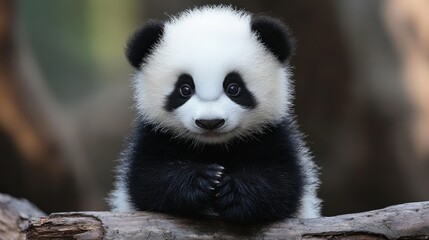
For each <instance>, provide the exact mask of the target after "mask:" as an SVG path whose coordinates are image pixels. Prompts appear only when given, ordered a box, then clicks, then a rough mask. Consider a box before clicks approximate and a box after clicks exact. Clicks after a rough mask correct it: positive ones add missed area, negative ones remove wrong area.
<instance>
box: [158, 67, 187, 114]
mask: <svg viewBox="0 0 429 240" xmlns="http://www.w3.org/2000/svg"><path fill="white" fill-rule="evenodd" d="M183 86H186V87H187V88H189V87H190V89H189V90H190V94H183V93H184V92H183V90H184V88H182V87H183ZM194 92H195V85H194V80H193V79H192V76H191V75H189V74H186V73H184V74H182V75H180V76H179V78H178V79H177V82H176V84H175V85H174V90H173V91H172V92H171V93H170V95H168V96H167V98H166V101H165V105H164V109H165V110H166V111H168V112H172V111H174V110H175V109H177V108H179V107H180V106H182V105H183V104H185V103H186V102H187V101H188V100H189V99H190V98H191V97H192V95H193V93H194Z"/></svg>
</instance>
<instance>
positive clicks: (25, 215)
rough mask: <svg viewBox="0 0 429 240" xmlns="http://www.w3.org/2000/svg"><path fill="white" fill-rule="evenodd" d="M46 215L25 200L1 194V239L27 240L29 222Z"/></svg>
mask: <svg viewBox="0 0 429 240" xmlns="http://www.w3.org/2000/svg"><path fill="white" fill-rule="evenodd" d="M42 216H45V214H44V213H43V212H42V211H40V210H39V209H38V208H37V207H35V206H34V205H33V204H32V203H30V202H29V201H27V200H25V199H16V198H13V197H11V196H9V195H6V194H1V193H0V239H25V234H24V233H23V231H24V230H25V229H26V228H27V225H28V221H29V220H30V219H32V218H39V217H42Z"/></svg>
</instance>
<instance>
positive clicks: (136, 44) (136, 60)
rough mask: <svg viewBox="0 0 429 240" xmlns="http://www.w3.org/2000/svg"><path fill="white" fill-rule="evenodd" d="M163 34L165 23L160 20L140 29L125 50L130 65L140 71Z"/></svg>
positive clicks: (150, 22)
mask: <svg viewBox="0 0 429 240" xmlns="http://www.w3.org/2000/svg"><path fill="white" fill-rule="evenodd" d="M163 34H164V23H163V22H162V21H158V20H149V21H147V23H146V24H144V25H143V26H142V27H141V28H140V29H138V30H137V31H136V32H135V33H134V35H133V36H132V37H131V38H130V39H129V40H128V43H127V46H126V49H125V55H126V56H127V59H128V61H129V62H130V64H131V65H132V66H133V67H135V68H137V69H139V68H140V66H141V64H142V63H143V62H144V61H145V58H146V57H147V56H148V55H149V54H151V53H152V50H153V47H154V46H155V44H156V43H158V41H159V40H160V39H161V37H162V35H163Z"/></svg>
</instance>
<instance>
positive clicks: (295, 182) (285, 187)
mask: <svg viewBox="0 0 429 240" xmlns="http://www.w3.org/2000/svg"><path fill="white" fill-rule="evenodd" d="M301 147H303V146H302V141H301V138H300V134H299V132H298V131H297V129H296V126H295V124H294V122H292V121H285V122H283V123H281V124H279V125H277V126H272V127H271V128H269V129H268V130H267V131H266V133H265V134H258V135H254V136H253V137H249V138H248V139H245V140H240V141H238V140H237V141H236V142H233V143H231V144H230V145H228V147H227V148H226V147H225V146H223V145H219V144H215V145H204V146H199V147H194V146H193V145H192V143H191V142H186V141H183V140H178V139H174V138H173V136H172V135H170V134H168V133H161V132H155V131H154V130H153V126H151V125H148V124H145V123H143V122H138V123H137V125H136V128H135V131H134V134H133V135H132V137H131V138H130V144H129V148H128V150H127V151H125V155H124V161H127V162H128V163H129V165H128V166H129V168H128V171H129V173H128V174H127V175H126V177H127V179H126V183H127V186H128V189H129V194H130V197H131V202H132V203H133V205H134V206H135V207H136V208H137V210H142V211H155V212H169V213H176V214H180V215H185V216H190V217H197V216H201V215H203V214H208V213H209V214H212V215H215V216H217V217H218V218H221V219H224V220H226V221H229V222H232V223H253V222H260V221H270V220H276V219H282V218H286V217H291V216H293V214H294V213H296V211H297V209H298V208H299V202H300V199H301V197H302V194H303V184H304V182H303V179H304V176H303V173H302V171H303V169H301V167H300V165H299V158H300V157H301V156H300V153H299V149H300V148H301Z"/></svg>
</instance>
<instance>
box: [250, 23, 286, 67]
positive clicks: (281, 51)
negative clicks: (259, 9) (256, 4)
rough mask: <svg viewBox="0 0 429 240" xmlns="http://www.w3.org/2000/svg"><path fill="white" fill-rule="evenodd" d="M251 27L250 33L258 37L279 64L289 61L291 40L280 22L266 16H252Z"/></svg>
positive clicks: (284, 26)
mask: <svg viewBox="0 0 429 240" xmlns="http://www.w3.org/2000/svg"><path fill="white" fill-rule="evenodd" d="M251 25H252V26H251V28H252V31H253V32H255V33H256V34H257V35H258V39H259V41H261V42H262V43H263V44H264V46H265V47H266V48H267V49H268V50H269V51H270V52H271V53H272V54H274V56H276V57H277V59H278V60H279V61H280V62H286V61H287V60H289V58H290V56H291V55H292V52H293V38H292V37H291V35H290V33H289V30H288V28H287V26H286V25H285V24H284V23H283V22H282V21H280V20H278V19H276V18H272V17H267V16H253V17H252V22H251Z"/></svg>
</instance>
